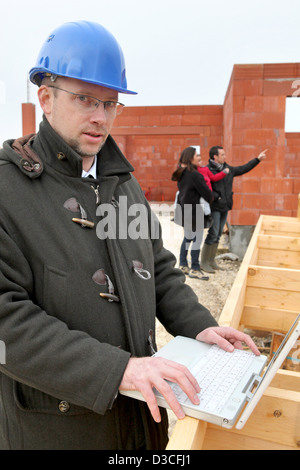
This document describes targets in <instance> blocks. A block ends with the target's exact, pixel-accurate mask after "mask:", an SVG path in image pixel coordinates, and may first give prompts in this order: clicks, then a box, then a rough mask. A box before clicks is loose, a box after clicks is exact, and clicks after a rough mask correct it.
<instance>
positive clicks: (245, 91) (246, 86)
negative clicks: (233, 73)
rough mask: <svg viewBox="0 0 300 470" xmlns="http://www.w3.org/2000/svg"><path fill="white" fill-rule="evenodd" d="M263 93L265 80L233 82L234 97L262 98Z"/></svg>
mask: <svg viewBox="0 0 300 470" xmlns="http://www.w3.org/2000/svg"><path fill="white" fill-rule="evenodd" d="M262 92H263V80H235V81H234V82H233V95H234V96H238V95H243V96H249V95H255V96H260V95H262Z"/></svg>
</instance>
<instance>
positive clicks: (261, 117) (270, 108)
mask: <svg viewBox="0 0 300 470" xmlns="http://www.w3.org/2000/svg"><path fill="white" fill-rule="evenodd" d="M299 77H300V64H259V65H235V66H234V68H233V72H232V77H231V80H230V83H229V87H228V91H227V95H226V98H225V102H224V146H225V148H226V151H227V155H228V161H229V162H230V163H231V164H232V165H240V164H242V163H244V162H246V161H248V160H249V159H250V158H253V157H254V156H257V155H258V154H259V153H260V152H261V151H262V150H264V149H266V148H268V152H267V155H268V158H267V160H265V161H264V162H262V163H261V164H260V165H259V166H258V167H256V168H255V169H254V170H253V171H251V172H250V173H248V174H246V175H244V176H242V177H237V178H235V181H234V188H233V190H234V210H233V211H232V212H231V214H230V219H229V220H230V222H231V223H232V224H233V225H254V224H255V223H256V222H257V219H258V217H259V215H260V214H274V215H283V216H296V214H297V195H298V193H299V189H300V133H299V134H298V133H297V134H295V133H293V134H287V133H285V111H286V109H285V108H286V97H287V96H292V95H293V94H294V93H295V81H296V80H297V78H299Z"/></svg>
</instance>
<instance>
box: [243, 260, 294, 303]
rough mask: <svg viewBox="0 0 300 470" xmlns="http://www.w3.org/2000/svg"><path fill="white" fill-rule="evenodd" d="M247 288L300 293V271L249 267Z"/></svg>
mask: <svg viewBox="0 0 300 470" xmlns="http://www.w3.org/2000/svg"><path fill="white" fill-rule="evenodd" d="M247 286H248V287H249V286H252V287H258V288H266V289H276V290H279V291H282V290H285V291H294V292H299V290H300V271H299V270H298V269H286V268H274V267H266V266H253V265H249V267H248V277H247ZM298 308H299V307H298Z"/></svg>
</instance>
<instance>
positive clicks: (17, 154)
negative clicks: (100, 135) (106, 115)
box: [4, 117, 134, 179]
mask: <svg viewBox="0 0 300 470" xmlns="http://www.w3.org/2000/svg"><path fill="white" fill-rule="evenodd" d="M4 150H5V154H6V155H5V160H6V161H11V162H12V163H15V164H16V165H17V166H19V168H20V169H21V171H22V172H23V173H25V174H27V176H29V177H30V178H37V177H39V176H40V175H41V174H42V173H43V171H44V167H45V166H49V167H51V168H52V169H54V170H55V171H58V172H60V173H62V174H64V175H66V176H73V177H81V174H82V158H81V157H80V155H78V154H77V153H76V152H75V151H74V150H73V149H72V148H71V147H70V146H69V145H68V144H67V143H66V142H65V141H64V140H63V139H62V138H61V137H60V136H59V135H58V134H57V132H55V130H54V129H53V128H52V127H51V126H50V124H49V122H48V121H47V119H46V118H45V117H43V121H42V122H41V124H40V128H39V132H38V133H37V134H36V135H34V134H31V135H29V136H24V137H21V138H20V139H17V140H15V141H13V140H10V141H7V142H5V145H4ZM97 160H98V162H97V172H98V176H99V177H100V178H101V177H109V176H119V177H121V179H124V178H125V179H127V178H128V177H130V176H129V173H131V172H132V171H134V168H133V167H132V165H131V164H130V163H129V162H128V160H126V158H125V157H124V155H123V154H122V152H121V151H120V149H119V147H118V146H117V144H116V143H115V141H114V139H113V138H112V137H111V136H110V135H109V136H108V138H107V140H106V142H105V144H104V146H103V147H102V149H101V150H100V152H99V153H98V159H97Z"/></svg>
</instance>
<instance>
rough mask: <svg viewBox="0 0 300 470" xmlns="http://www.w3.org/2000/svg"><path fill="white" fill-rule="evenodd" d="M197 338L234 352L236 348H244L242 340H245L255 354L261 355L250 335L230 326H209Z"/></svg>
mask: <svg viewBox="0 0 300 470" xmlns="http://www.w3.org/2000/svg"><path fill="white" fill-rule="evenodd" d="M196 339H197V340H198V341H203V342H204V343H209V344H217V345H218V346H220V348H222V349H224V350H225V351H229V352H232V351H233V350H234V349H235V348H236V349H242V342H244V343H246V344H247V346H249V348H250V349H251V350H252V351H253V352H254V354H256V355H257V356H259V355H260V352H259V350H258V349H257V347H256V345H255V343H254V341H253V340H252V339H251V338H250V336H249V335H246V334H245V333H242V332H241V331H238V330H235V329H234V328H231V327H229V326H215V327H211V328H207V329H206V330H204V331H201V333H199V334H198V335H197V336H196Z"/></svg>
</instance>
